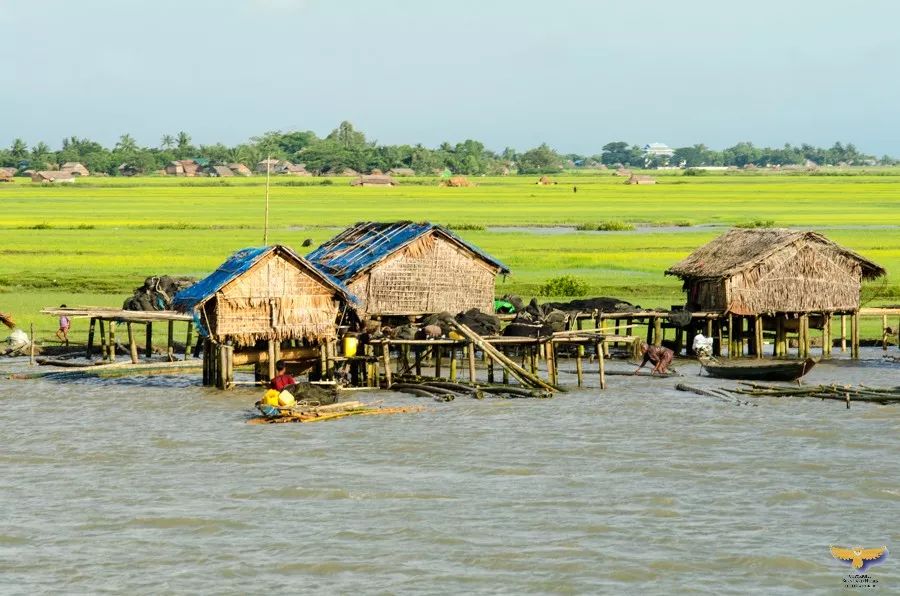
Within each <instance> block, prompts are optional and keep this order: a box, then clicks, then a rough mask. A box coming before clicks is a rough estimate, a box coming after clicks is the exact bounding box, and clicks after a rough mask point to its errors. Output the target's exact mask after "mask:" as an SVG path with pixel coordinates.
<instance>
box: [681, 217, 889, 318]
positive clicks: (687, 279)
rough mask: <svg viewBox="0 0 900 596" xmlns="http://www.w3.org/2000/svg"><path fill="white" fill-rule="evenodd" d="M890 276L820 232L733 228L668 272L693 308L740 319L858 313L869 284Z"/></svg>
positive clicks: (689, 305)
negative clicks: (679, 283)
mask: <svg viewBox="0 0 900 596" xmlns="http://www.w3.org/2000/svg"><path fill="white" fill-rule="evenodd" d="M884 274H885V271H884V269H882V268H881V267H880V266H878V265H876V264H875V263H873V262H872V261H869V260H868V259H866V258H864V257H862V256H860V255H858V254H856V253H855V252H853V251H851V250H848V249H846V248H844V247H842V246H839V245H837V244H835V243H834V242H832V241H831V240H828V239H827V238H825V237H824V236H822V235H821V234H818V233H816V232H802V231H796V230H786V229H778V228H773V229H746V230H744V229H734V230H731V231H729V232H727V233H726V234H724V235H722V236H719V237H718V238H716V239H715V240H713V241H711V242H709V243H708V244H706V245H704V246H701V247H700V248H698V249H697V250H695V251H694V252H693V253H691V254H690V255H689V256H688V257H687V258H685V259H684V260H682V261H681V262H679V263H677V264H676V265H674V266H672V267H671V268H670V269H668V270H667V271H666V275H675V276H677V277H680V278H681V279H682V280H684V289H685V291H686V292H687V294H688V300H687V302H688V307H689V308H691V309H692V310H709V311H717V312H726V313H733V314H737V315H758V314H775V313H809V312H853V311H855V310H857V309H858V308H859V290H860V286H861V284H862V281H863V280H864V279H873V278H876V277H880V276H882V275H884Z"/></svg>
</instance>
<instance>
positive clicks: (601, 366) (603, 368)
mask: <svg viewBox="0 0 900 596" xmlns="http://www.w3.org/2000/svg"><path fill="white" fill-rule="evenodd" d="M604 343H606V340H603V339H601V340H600V341H598V342H597V366H598V368H599V369H600V389H606V362H605V359H604V358H603V345H602V344H604Z"/></svg>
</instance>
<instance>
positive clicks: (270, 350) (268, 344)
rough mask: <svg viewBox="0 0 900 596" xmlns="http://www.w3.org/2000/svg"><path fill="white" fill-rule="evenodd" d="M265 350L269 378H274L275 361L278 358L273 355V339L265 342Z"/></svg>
mask: <svg viewBox="0 0 900 596" xmlns="http://www.w3.org/2000/svg"><path fill="white" fill-rule="evenodd" d="M266 351H267V352H268V355H269V380H270V381H271V380H272V379H274V378H275V363H276V362H277V361H278V359H277V358H276V357H275V340H272V339H270V340H268V341H267V342H266Z"/></svg>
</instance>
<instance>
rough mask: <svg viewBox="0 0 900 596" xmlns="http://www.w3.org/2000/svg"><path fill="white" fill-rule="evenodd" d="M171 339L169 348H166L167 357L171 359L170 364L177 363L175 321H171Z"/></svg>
mask: <svg viewBox="0 0 900 596" xmlns="http://www.w3.org/2000/svg"><path fill="white" fill-rule="evenodd" d="M168 331H169V338H168V343H167V344H166V345H167V348H166V357H167V358H168V359H169V362H175V321H169V329H168Z"/></svg>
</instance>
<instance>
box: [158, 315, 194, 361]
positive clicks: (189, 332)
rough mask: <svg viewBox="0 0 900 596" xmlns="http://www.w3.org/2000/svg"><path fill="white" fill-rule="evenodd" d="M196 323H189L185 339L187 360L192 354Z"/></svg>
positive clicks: (185, 357) (185, 356)
mask: <svg viewBox="0 0 900 596" xmlns="http://www.w3.org/2000/svg"><path fill="white" fill-rule="evenodd" d="M148 324H149V323H148ZM193 335H194V324H193V323H192V322H190V321H189V322H188V324H187V337H186V338H185V341H184V359H185V360H187V359H188V357H189V356H190V355H191V342H193V341H194V337H193Z"/></svg>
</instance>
